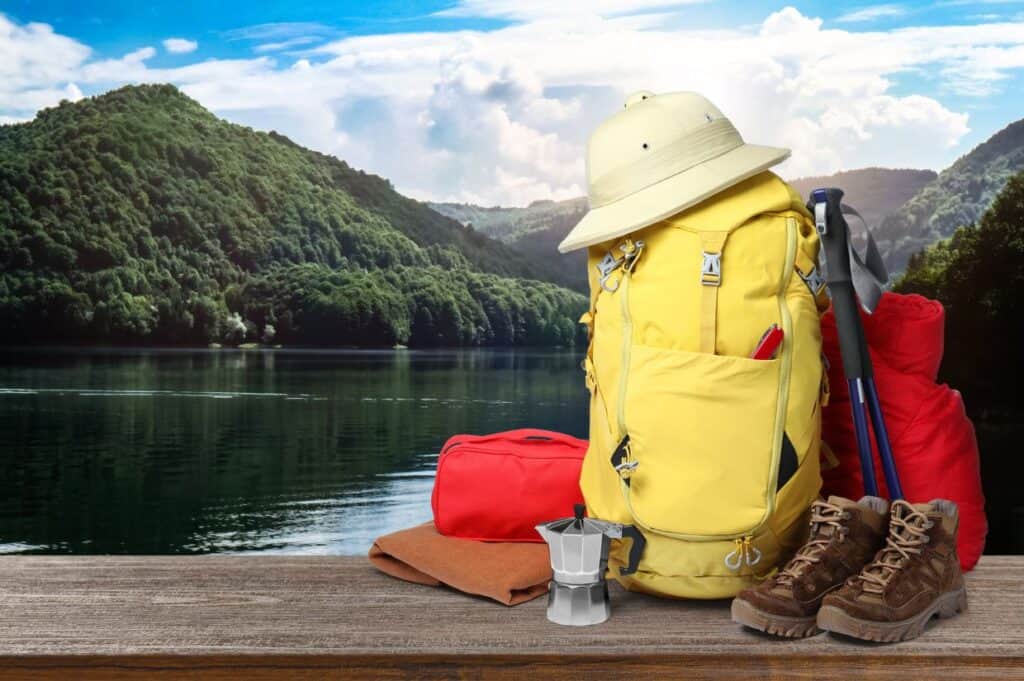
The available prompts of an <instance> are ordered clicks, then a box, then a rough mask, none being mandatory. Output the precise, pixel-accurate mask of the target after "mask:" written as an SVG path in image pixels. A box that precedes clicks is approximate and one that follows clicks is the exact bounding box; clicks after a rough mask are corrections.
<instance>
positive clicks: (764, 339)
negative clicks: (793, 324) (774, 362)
mask: <svg viewBox="0 0 1024 681" xmlns="http://www.w3.org/2000/svg"><path fill="white" fill-rule="evenodd" d="M784 335H785V333H783V331H782V329H780V328H779V325H778V324H772V325H771V326H769V327H768V330H767V331H765V332H764V335H762V336H761V340H759V341H758V342H757V347H756V348H754V352H753V354H751V355H750V359H771V358H772V357H774V356H775V353H776V352H777V351H778V349H779V346H780V345H782V337H783V336H784Z"/></svg>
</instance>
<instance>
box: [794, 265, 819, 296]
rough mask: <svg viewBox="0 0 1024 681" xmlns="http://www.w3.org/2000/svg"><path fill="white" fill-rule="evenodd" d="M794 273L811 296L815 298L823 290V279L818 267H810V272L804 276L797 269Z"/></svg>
mask: <svg viewBox="0 0 1024 681" xmlns="http://www.w3.org/2000/svg"><path fill="white" fill-rule="evenodd" d="M796 273H797V274H798V275H799V276H800V278H801V279H803V280H804V283H805V284H806V285H807V288H809V289H810V290H811V295H814V296H817V295H819V294H820V293H821V291H822V290H823V289H824V288H825V277H823V276H822V274H821V270H820V269H819V268H818V267H812V268H811V271H810V272H808V273H807V274H804V273H803V272H801V271H800V268H797V270H796Z"/></svg>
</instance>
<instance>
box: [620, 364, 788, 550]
mask: <svg viewBox="0 0 1024 681" xmlns="http://www.w3.org/2000/svg"><path fill="white" fill-rule="evenodd" d="M780 373H781V363H780V360H778V359H774V360H753V359H748V358H746V357H730V356H722V355H711V354H703V353H695V352H686V351H680V350H669V349H665V348H655V347H650V346H645V345H639V344H634V345H633V347H632V353H631V357H630V362H629V384H628V388H627V394H626V400H625V405H624V406H625V424H626V430H627V434H628V436H629V461H630V462H631V463H635V466H631V467H630V469H629V476H628V479H627V480H626V482H625V483H624V485H623V493H624V495H625V496H626V501H627V505H628V506H629V509H630V512H631V514H632V515H633V517H634V519H635V521H636V522H637V523H638V524H640V525H641V526H643V527H645V528H647V529H649V530H651V531H655V532H660V533H663V534H668V535H674V536H679V537H681V538H686V539H691V540H700V539H719V538H723V537H737V536H743V535H747V534H751V533H753V532H755V531H756V530H757V529H758V528H759V527H760V526H761V525H762V524H763V522H764V521H765V519H766V518H767V517H768V516H769V515H770V513H771V510H772V508H773V506H774V499H775V482H776V481H775V477H776V476H777V475H778V460H779V456H778V454H779V451H780V447H781V439H782V433H781V428H782V423H783V419H782V418H781V417H780V411H783V412H784V410H780V409H779V400H780V395H781V392H782V391H781V389H780V388H781V386H780Z"/></svg>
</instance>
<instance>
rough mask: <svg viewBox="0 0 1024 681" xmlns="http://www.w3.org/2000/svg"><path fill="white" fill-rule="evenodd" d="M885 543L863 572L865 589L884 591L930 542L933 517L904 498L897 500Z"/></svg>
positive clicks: (871, 591) (862, 579) (877, 592)
mask: <svg viewBox="0 0 1024 681" xmlns="http://www.w3.org/2000/svg"><path fill="white" fill-rule="evenodd" d="M891 513H892V515H891V519H890V521H889V537H888V538H887V539H886V540H885V547H884V548H883V549H882V550H881V551H879V552H878V555H876V556H875V559H874V560H873V561H872V562H871V563H869V564H868V565H867V567H865V568H864V569H863V570H862V571H861V573H860V580H861V582H862V583H863V585H864V591H866V592H869V593H875V594H881V593H882V592H883V591H885V587H886V586H887V585H888V584H889V582H890V581H891V580H892V578H893V575H895V574H896V573H897V572H899V570H900V569H902V568H903V566H904V565H905V564H906V562H907V561H908V560H910V557H911V556H913V555H917V554H920V553H921V551H922V549H923V548H924V545H925V544H927V543H928V530H929V529H931V527H932V525H933V524H934V523H932V521H930V520H928V516H926V515H925V514H924V513H921V512H920V511H918V510H917V509H915V508H914V507H913V506H911V505H910V504H908V503H907V502H905V501H903V500H899V501H894V502H893V504H892V509H891Z"/></svg>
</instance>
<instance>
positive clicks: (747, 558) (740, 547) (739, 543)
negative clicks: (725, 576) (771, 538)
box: [725, 535, 762, 572]
mask: <svg viewBox="0 0 1024 681" xmlns="http://www.w3.org/2000/svg"><path fill="white" fill-rule="evenodd" d="M732 541H733V543H734V544H735V545H736V548H734V549H733V550H732V551H730V552H729V553H728V554H727V555H726V556H725V567H727V568H729V569H730V570H732V571H733V572H738V571H739V569H740V568H741V567H743V565H744V564H745V565H746V566H747V567H754V566H755V565H757V564H758V563H760V562H761V556H762V554H761V549H759V548H757V547H756V546H754V543H753V542H754V538H753V537H752V536H750V535H747V536H745V537H736V538H735V539H733V540H732Z"/></svg>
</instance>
